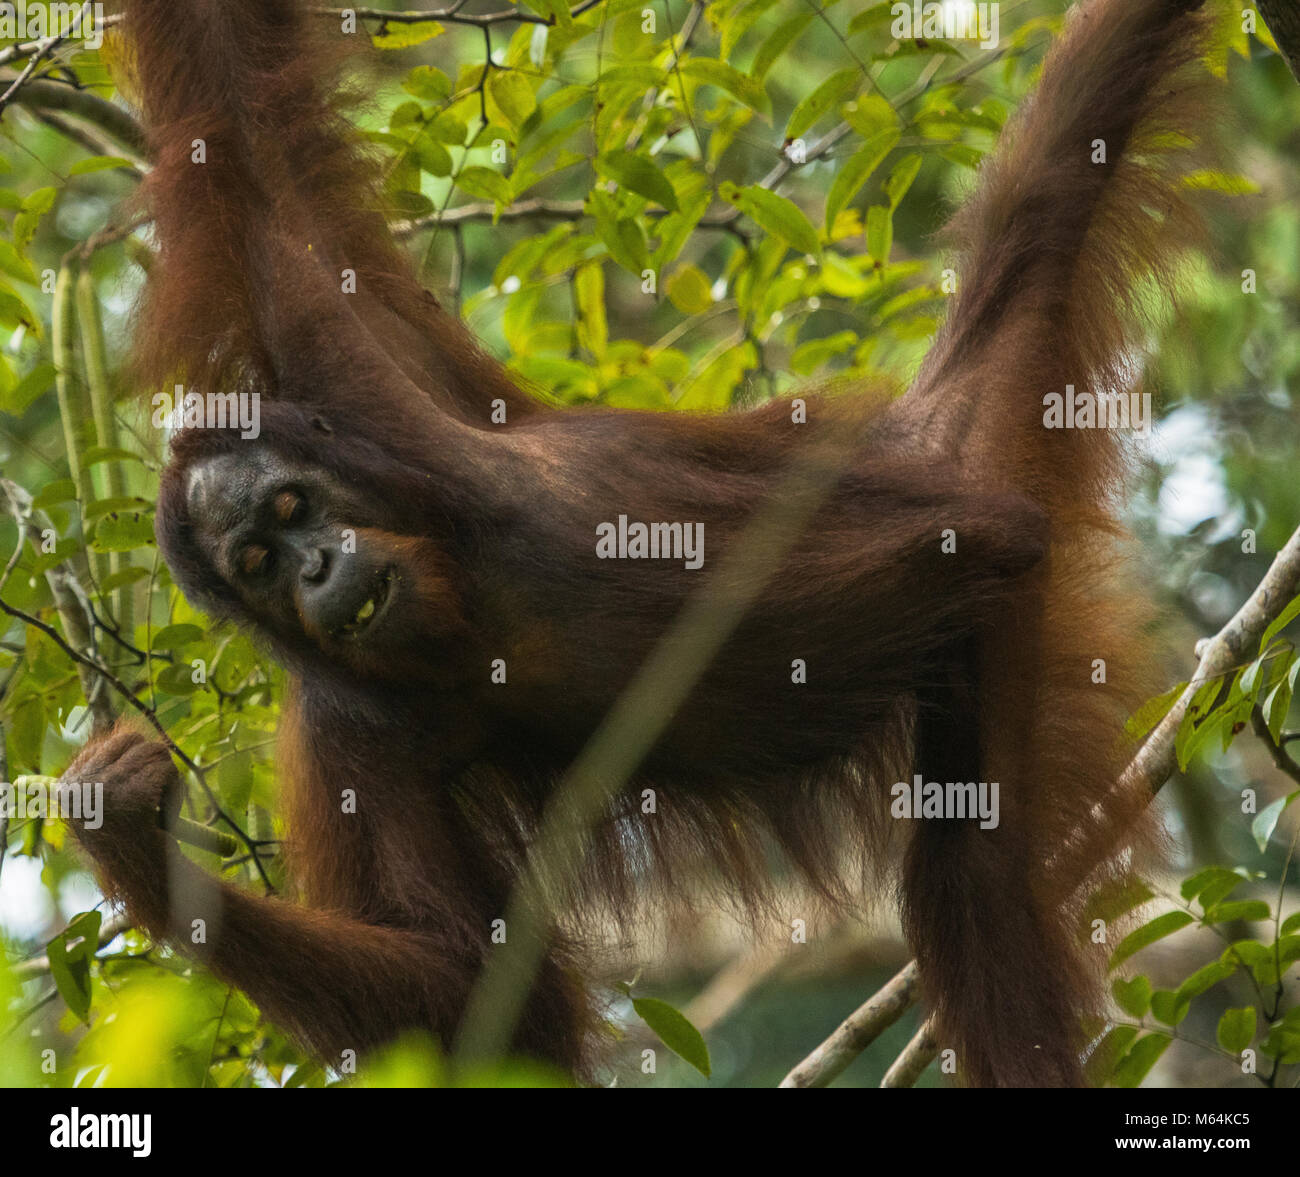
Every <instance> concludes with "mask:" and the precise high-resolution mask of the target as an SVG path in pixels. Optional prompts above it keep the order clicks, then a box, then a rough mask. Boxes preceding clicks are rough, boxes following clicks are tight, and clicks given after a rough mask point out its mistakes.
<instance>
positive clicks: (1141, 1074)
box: [1110, 1034, 1173, 1088]
mask: <svg viewBox="0 0 1300 1177" xmlns="http://www.w3.org/2000/svg"><path fill="white" fill-rule="evenodd" d="M1172 1041H1173V1039H1172V1038H1170V1037H1169V1035H1168V1034H1144V1035H1143V1036H1142V1037H1141V1038H1139V1039H1138V1040H1137V1041H1136V1042H1135V1043H1134V1044H1133V1046H1132V1047H1131V1048H1130V1049H1129V1052H1128V1054H1126V1055H1125V1056H1124V1057H1123V1058H1122V1059H1121V1060H1120V1062H1119V1066H1117V1067H1116V1068H1115V1073H1114V1074H1113V1075H1112V1076H1111V1080H1110V1081H1111V1083H1112V1084H1113V1085H1114V1086H1115V1087H1130V1088H1131V1087H1137V1086H1138V1085H1140V1084H1141V1082H1142V1080H1143V1079H1145V1078H1146V1077H1147V1074H1148V1072H1150V1070H1151V1068H1152V1067H1154V1066H1155V1065H1156V1063H1157V1062H1158V1061H1159V1059H1160V1056H1161V1055H1162V1054H1164V1052H1165V1051H1166V1050H1167V1049H1168V1047H1169V1044H1170V1042H1172Z"/></svg>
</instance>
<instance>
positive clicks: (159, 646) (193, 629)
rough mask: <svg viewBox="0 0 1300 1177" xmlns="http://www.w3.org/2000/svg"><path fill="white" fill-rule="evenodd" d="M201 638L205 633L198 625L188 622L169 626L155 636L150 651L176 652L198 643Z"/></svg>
mask: <svg viewBox="0 0 1300 1177" xmlns="http://www.w3.org/2000/svg"><path fill="white" fill-rule="evenodd" d="M201 637H203V631H202V630H201V629H200V628H199V627H198V626H197V625H190V624H189V623H188V622H182V623H180V624H178V625H167V626H164V627H163V628H162V629H160V630H159V631H158V632H157V633H155V634H154V635H153V641H151V642H150V643H149V648H150V650H175V649H177V648H178V647H180V646H188V645H189V644H190V643H191V642H197V641H198V640H199V639H200V638H201Z"/></svg>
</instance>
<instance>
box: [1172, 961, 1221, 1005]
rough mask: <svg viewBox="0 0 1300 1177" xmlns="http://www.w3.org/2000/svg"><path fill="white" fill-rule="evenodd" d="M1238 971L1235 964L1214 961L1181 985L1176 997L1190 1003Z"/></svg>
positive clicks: (1198, 970)
mask: <svg viewBox="0 0 1300 1177" xmlns="http://www.w3.org/2000/svg"><path fill="white" fill-rule="evenodd" d="M1236 971H1237V966H1236V965H1235V964H1230V963H1228V962H1226V961H1222V960H1212V961H1210V963H1209V964H1207V965H1205V966H1203V967H1202V968H1199V969H1197V970H1196V972H1194V973H1193V974H1192V975H1191V976H1190V977H1188V978H1187V980H1185V981H1184V982H1183V983H1182V984H1181V985H1179V986H1178V991H1177V993H1175V994H1174V996H1175V997H1176V998H1177V999H1178V1001H1180V1002H1190V1001H1191V1000H1192V998H1193V997H1199V996H1200V995H1201V994H1202V993H1204V992H1205V991H1206V990H1207V989H1212V988H1213V987H1214V986H1215V985H1217V984H1218V983H1219V982H1220V981H1226V980H1227V979H1228V978H1229V977H1231V976H1232V974H1233V973H1235V972H1236Z"/></svg>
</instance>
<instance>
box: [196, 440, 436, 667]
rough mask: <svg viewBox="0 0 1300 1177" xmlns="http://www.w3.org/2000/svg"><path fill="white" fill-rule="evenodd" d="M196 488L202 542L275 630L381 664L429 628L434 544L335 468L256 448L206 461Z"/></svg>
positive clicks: (360, 663)
mask: <svg viewBox="0 0 1300 1177" xmlns="http://www.w3.org/2000/svg"><path fill="white" fill-rule="evenodd" d="M187 498H188V507H189V514H190V518H191V519H192V520H194V521H195V533H196V539H197V541H198V543H199V546H200V547H201V548H202V549H203V551H204V553H205V554H206V555H207V557H208V559H209V560H210V561H211V562H212V564H213V565H214V566H215V568H216V569H217V571H218V572H219V573H220V575H221V577H222V579H224V580H225V581H226V582H227V583H228V584H230V585H231V586H232V587H234V589H235V590H236V591H237V592H238V594H239V596H240V597H241V598H242V600H243V602H244V604H245V606H246V608H247V610H248V612H249V613H250V614H251V615H252V616H253V617H255V618H257V619H259V620H260V622H261V623H262V625H263V626H264V627H265V628H266V629H267V630H268V632H269V633H270V634H271V635H272V636H276V637H280V638H282V639H285V640H287V641H289V642H292V643H295V644H299V643H301V639H302V638H303V637H306V638H307V639H308V641H309V642H310V643H311V644H313V645H315V646H316V647H317V648H319V650H320V651H321V652H322V653H324V654H325V655H327V656H328V657H329V658H330V659H331V660H334V661H342V662H344V663H347V664H349V665H351V666H354V667H356V668H357V669H364V670H372V671H373V670H376V669H377V668H378V667H379V666H380V665H381V664H391V662H392V659H393V658H394V657H396V656H398V655H400V654H401V653H402V651H403V649H404V648H409V645H410V641H411V638H412V636H413V634H415V633H417V632H422V631H424V630H426V629H427V628H428V627H427V624H425V622H426V621H427V616H428V606H429V602H427V601H422V600H421V599H420V598H421V597H422V596H424V595H427V594H425V593H423V592H422V591H421V590H420V588H419V587H418V586H419V585H421V584H422V583H424V581H425V580H427V579H429V578H430V569H429V564H430V563H431V561H433V560H435V559H436V553H435V551H434V550H433V549H432V545H430V544H428V543H427V541H424V540H420V539H412V538H408V537H404V536H402V535H401V534H400V531H399V527H398V524H397V521H396V520H395V519H391V518H384V517H383V516H384V514H385V512H384V510H383V507H382V505H381V506H379V507H376V505H375V503H374V502H373V498H371V499H367V498H366V497H365V496H364V495H362V494H361V493H360V492H359V491H357V490H356V489H354V488H352V487H350V486H348V485H346V484H344V483H342V482H340V481H339V480H338V479H337V478H335V477H334V476H333V475H332V474H331V473H329V472H328V471H326V470H323V469H321V468H319V467H314V466H309V465H304V464H299V463H296V462H293V461H291V460H288V459H286V458H284V457H282V456H281V455H279V454H278V453H276V452H275V451H274V450H272V449H270V448H269V447H266V446H249V447H247V448H241V450H240V452H239V453H237V454H221V455H218V456H216V457H212V458H209V459H207V460H205V461H202V462H199V463H196V464H195V465H194V466H193V467H192V468H191V469H190V471H189V475H188V484H187Z"/></svg>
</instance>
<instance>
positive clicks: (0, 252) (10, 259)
mask: <svg viewBox="0 0 1300 1177" xmlns="http://www.w3.org/2000/svg"><path fill="white" fill-rule="evenodd" d="M0 270H3V271H4V272H5V273H6V274H8V275H9V276H10V277H13V278H17V279H18V280H19V281H20V282H30V283H31V284H32V285H33V286H34V285H36V271H35V270H34V269H32V263H31V262H29V261H28V260H27V259H26V258H25V257H23V256H22V254H20V253H19V252H18V251H17V250H16V249H15V248H14V247H13V246H12V245H10V244H9V242H7V241H4V240H2V239H0Z"/></svg>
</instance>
